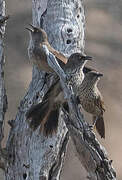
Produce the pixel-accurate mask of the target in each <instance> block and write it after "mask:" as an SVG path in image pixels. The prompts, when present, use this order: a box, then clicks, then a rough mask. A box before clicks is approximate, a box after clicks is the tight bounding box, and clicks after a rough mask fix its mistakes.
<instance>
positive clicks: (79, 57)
mask: <svg viewBox="0 0 122 180" xmlns="http://www.w3.org/2000/svg"><path fill="white" fill-rule="evenodd" d="M88 60H90V61H91V60H92V57H91V56H86V55H85V54H83V53H73V54H71V56H70V57H69V58H68V63H67V64H68V66H69V67H70V66H71V68H75V67H79V68H81V67H82V68H83V67H84V65H85V64H86V62H87V61H88Z"/></svg>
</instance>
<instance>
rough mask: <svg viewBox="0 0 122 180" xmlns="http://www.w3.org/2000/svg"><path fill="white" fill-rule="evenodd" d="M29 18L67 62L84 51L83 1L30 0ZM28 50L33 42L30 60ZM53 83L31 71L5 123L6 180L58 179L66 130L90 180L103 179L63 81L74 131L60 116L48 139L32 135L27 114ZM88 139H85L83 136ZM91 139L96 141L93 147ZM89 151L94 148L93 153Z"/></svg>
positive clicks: (95, 155)
mask: <svg viewBox="0 0 122 180" xmlns="http://www.w3.org/2000/svg"><path fill="white" fill-rule="evenodd" d="M32 19H33V24H34V25H36V26H41V27H43V28H44V30H45V31H46V32H47V34H48V39H49V42H50V43H51V45H52V46H53V47H54V48H55V49H57V50H59V51H60V52H62V53H64V54H65V55H66V56H67V57H68V56H69V55H70V54H72V53H74V52H81V51H82V52H83V51H84V23H85V18H84V7H83V2H82V0H48V1H44V0H32ZM31 49H32V43H31V40H30V43H29V49H28V51H29V57H30V58H31ZM1 52H2V51H1ZM0 57H3V56H0ZM54 61H55V58H54ZM60 78H61V76H60ZM53 81H54V79H53V76H51V77H49V78H48V80H47V83H45V73H44V72H40V71H38V69H37V68H36V67H33V75H32V82H31V83H30V86H29V88H28V92H27V93H26V95H25V97H24V99H23V100H22V101H21V102H20V106H19V108H18V112H17V115H16V118H15V120H12V121H10V122H9V124H10V125H11V130H10V134H9V137H8V142H7V145H6V150H5V151H4V154H5V157H6V158H5V161H4V163H5V178H6V180H22V179H26V180H49V179H50V180H54V179H55V180H58V179H59V178H60V173H61V169H62V164H63V161H64V157H65V152H66V147H67V143H68V139H69V135H68V130H69V132H70V135H71V137H72V139H73V142H74V144H75V146H76V150H77V152H78V155H79V159H80V161H81V163H82V165H83V166H84V167H85V168H86V170H87V171H88V173H89V175H88V179H90V180H93V179H94V180H95V179H96V180H103V179H102V178H101V177H102V176H99V172H100V171H96V169H97V168H99V167H100V168H101V166H97V165H98V164H97V165H96V159H97V157H98V156H100V154H98V152H97V151H96V148H98V146H99V147H101V146H100V144H99V143H98V144H97V145H98V146H92V145H93V144H92V143H93V142H94V141H95V145H96V143H97V141H96V139H95V137H94V138H93V139H90V138H91V134H90V135H89V136H88V137H89V138H88V137H87V136H84V135H83V132H86V131H83V128H82V127H83V124H82V120H83V118H82V117H81V114H79V111H78V112H77V110H78V108H77V106H75V97H74V96H72V91H70V88H69V87H68V86H67V84H65V83H64V82H63V79H62V81H61V84H62V86H63V87H64V88H63V89H64V92H65V94H66V95H67V97H68V103H69V106H70V108H72V107H74V111H73V112H72V113H71V116H70V118H71V119H74V120H73V122H76V126H74V125H72V121H70V119H69V118H68V116H67V115H64V114H63V112H62V113H61V114H60V117H59V127H58V131H57V134H56V135H54V136H53V137H49V138H46V137H44V136H43V134H41V133H40V132H39V129H37V130H36V131H35V132H33V131H32V130H31V129H30V128H29V126H28V123H27V121H26V117H25V114H26V112H27V110H28V109H29V108H30V107H31V105H32V104H36V103H38V102H40V101H42V98H43V96H44V94H45V93H46V92H47V90H48V89H49V87H50V86H51V84H52V82H53ZM3 85H4V84H3ZM0 87H1V86H0ZM3 87H4V86H3ZM3 89H4V88H3ZM68 93H69V95H68ZM0 95H1V94H0ZM70 95H71V96H70ZM2 96H3V95H2ZM72 100H73V101H72ZM4 104H5V103H4ZM2 112H3V110H2ZM77 115H78V117H77ZM79 116H80V117H79ZM75 119H76V120H77V121H75ZM63 120H64V121H65V123H66V125H67V127H68V130H67V128H66V125H65V123H64V121H63ZM80 120H81V124H80ZM2 122H3V121H2ZM84 123H85V122H84ZM1 127H2V126H1ZM80 128H81V129H80ZM85 128H86V127H85ZM1 131H2V130H1ZM90 133H91V132H90ZM2 134H3V133H1V139H2ZM86 134H87V135H88V133H87V132H86ZM92 136H93V135H92ZM84 137H87V139H86V140H85V139H84ZM91 140H94V141H93V142H92V141H91ZM90 145H91V146H90ZM90 147H91V148H90ZM92 149H95V153H96V154H95V153H94V151H93V150H92ZM100 152H101V153H103V155H104V152H103V150H102V148H100ZM93 154H94V155H93ZM86 155H87V156H86ZM84 157H85V158H84ZM95 158H96V159H95ZM97 160H99V158H98V159H97ZM91 162H93V163H91ZM100 163H101V161H100ZM107 163H108V161H107ZM107 167H108V166H106V168H107ZM102 170H103V169H102ZM112 170H113V169H112ZM106 172H107V171H106ZM97 173H98V174H97ZM110 175H111V173H110ZM112 175H113V174H112ZM106 179H107V180H109V179H115V178H114V177H113V176H110V177H109V174H107V176H106Z"/></svg>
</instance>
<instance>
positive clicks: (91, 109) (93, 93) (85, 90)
mask: <svg viewBox="0 0 122 180" xmlns="http://www.w3.org/2000/svg"><path fill="white" fill-rule="evenodd" d="M101 76H103V74H101V73H99V72H97V71H90V72H88V73H87V74H86V75H85V78H84V80H83V82H82V84H81V85H80V86H79V90H78V91H79V93H78V94H79V103H80V104H81V105H82V107H83V109H84V110H85V111H87V112H88V113H90V114H92V115H93V125H95V126H96V130H97V132H98V133H99V135H100V136H101V138H105V125H104V119H103V113H104V111H105V107H104V103H103V100H102V95H101V93H100V91H99V90H98V88H97V83H98V81H99V80H100V77H101Z"/></svg>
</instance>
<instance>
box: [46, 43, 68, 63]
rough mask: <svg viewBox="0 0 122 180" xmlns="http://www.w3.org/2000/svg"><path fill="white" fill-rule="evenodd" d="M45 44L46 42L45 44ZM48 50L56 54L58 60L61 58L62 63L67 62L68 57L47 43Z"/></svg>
mask: <svg viewBox="0 0 122 180" xmlns="http://www.w3.org/2000/svg"><path fill="white" fill-rule="evenodd" d="M45 45H46V44H45ZM47 47H48V50H49V51H50V52H51V53H52V54H54V55H55V56H56V58H58V59H59V60H61V61H62V62H63V63H64V64H66V63H67V61H68V59H67V58H66V57H65V56H64V55H63V54H62V53H60V52H59V51H56V50H55V49H54V48H53V47H51V46H50V45H49V44H48V45H47Z"/></svg>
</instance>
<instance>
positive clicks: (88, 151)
mask: <svg viewBox="0 0 122 180" xmlns="http://www.w3.org/2000/svg"><path fill="white" fill-rule="evenodd" d="M44 50H45V53H46V54H47V61H48V64H49V65H50V67H51V68H52V69H53V70H54V71H55V72H56V73H57V74H58V75H59V77H60V81H61V86H62V89H63V91H64V94H65V97H66V98H67V101H68V105H69V109H70V118H68V115H65V114H66V112H65V113H64V116H65V118H64V120H65V123H66V126H67V128H68V130H69V132H70V136H71V138H72V140H73V142H74V145H75V148H76V151H77V155H78V158H79V160H80V162H81V164H82V165H83V166H84V168H85V169H86V170H87V172H88V174H89V175H88V179H90V180H95V179H96V180H98V179H99V180H103V179H104V180H115V179H116V173H115V171H114V169H113V167H112V166H111V163H112V161H111V160H109V159H108V157H107V153H106V151H105V149H104V148H103V147H102V146H101V145H100V143H99V142H98V140H97V139H96V137H95V134H94V133H93V132H92V131H91V129H90V128H89V125H88V124H87V123H86V122H85V120H84V118H83V114H81V109H80V108H79V107H78V104H77V100H76V97H75V94H74V92H73V89H72V87H71V86H70V85H69V84H71V83H70V80H68V79H69V76H68V75H66V74H65V72H63V69H62V68H61V67H60V66H59V64H58V62H57V60H56V58H55V56H54V55H53V54H51V53H50V52H49V51H48V49H47V47H46V46H44ZM67 76H68V77H67ZM67 80H68V81H67Z"/></svg>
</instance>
